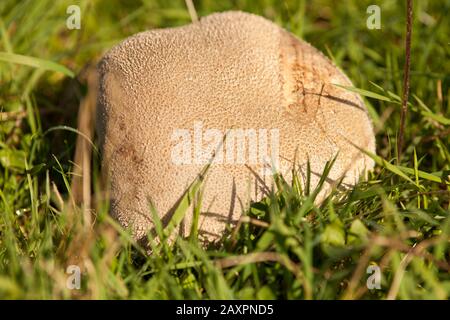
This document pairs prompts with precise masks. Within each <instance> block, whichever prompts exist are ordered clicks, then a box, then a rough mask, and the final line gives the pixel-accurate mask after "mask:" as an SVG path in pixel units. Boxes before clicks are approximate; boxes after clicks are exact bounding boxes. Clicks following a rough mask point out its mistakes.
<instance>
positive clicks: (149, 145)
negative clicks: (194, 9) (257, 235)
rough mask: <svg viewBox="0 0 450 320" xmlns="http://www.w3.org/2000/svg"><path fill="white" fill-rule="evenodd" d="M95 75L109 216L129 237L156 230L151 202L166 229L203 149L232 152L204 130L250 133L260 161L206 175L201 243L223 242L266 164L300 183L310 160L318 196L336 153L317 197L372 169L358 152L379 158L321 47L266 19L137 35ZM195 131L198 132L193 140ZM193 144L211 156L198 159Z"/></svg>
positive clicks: (261, 187) (363, 114) (218, 167)
mask: <svg viewBox="0 0 450 320" xmlns="http://www.w3.org/2000/svg"><path fill="white" fill-rule="evenodd" d="M99 73H100V95H99V109H98V110H99V113H98V117H97V119H98V130H99V137H100V139H101V141H102V150H103V170H104V171H105V173H106V174H107V176H108V179H109V183H110V196H111V212H112V215H113V216H114V217H116V218H117V220H118V221H119V222H120V223H121V224H122V225H123V226H124V227H128V228H131V229H132V231H133V234H134V237H135V238H136V239H140V238H142V237H144V236H145V234H146V232H148V231H149V230H150V229H152V227H153V223H152V219H151V213H150V210H149V201H148V200H149V199H151V200H152V202H153V203H154V205H155V207H156V209H157V210H158V213H159V214H160V216H161V219H162V221H163V222H164V223H167V222H168V221H169V219H170V215H171V212H172V208H173V206H174V205H175V203H176V202H177V201H178V200H179V198H180V197H181V195H182V194H183V192H184V191H185V190H186V188H187V187H188V186H189V184H190V183H191V182H192V181H193V180H194V179H195V178H196V177H197V175H198V174H199V172H200V171H201V170H202V168H204V166H205V162H204V161H196V159H198V157H196V155H198V153H199V152H200V153H201V154H202V159H209V158H208V157H210V156H211V155H212V154H215V155H216V156H218V153H220V152H219V151H218V150H224V151H223V153H225V151H230V152H231V151H233V150H232V148H231V149H229V150H228V149H226V148H225V147H224V148H222V149H221V147H220V146H217V143H218V141H217V139H216V141H215V144H214V143H213V142H211V141H212V140H214V139H212V140H211V139H210V138H211V137H210V136H211V134H210V133H222V134H224V133H226V132H229V131H230V130H235V131H233V132H234V133H235V132H241V133H242V131H243V132H244V133H249V135H248V137H247V138H248V139H247V140H248V141H250V140H249V139H253V138H255V137H254V136H251V135H252V134H256V135H257V137H256V140H255V141H258V143H259V145H258V146H263V147H264V146H266V147H267V149H268V151H267V153H265V154H266V155H268V157H263V158H264V159H265V160H264V161H258V160H259V153H258V152H259V151H260V149H261V148H259V147H258V148H259V149H258V150H259V151H257V159H256V161H254V160H255V157H254V156H255V154H252V150H249V151H248V152H247V153H245V155H246V157H245V159H244V161H238V160H236V159H237V156H236V159H234V161H233V158H227V157H228V156H230V152H228V154H225V155H224V154H221V156H223V161H220V159H219V161H217V162H216V163H213V165H212V166H211V167H210V169H209V171H208V173H207V179H206V182H205V184H204V186H203V187H204V192H203V198H202V210H201V217H200V221H199V229H200V234H201V235H202V236H204V237H205V238H206V239H208V240H214V239H217V238H219V237H221V236H222V234H223V232H224V229H225V225H226V223H233V222H236V221H237V220H238V219H239V217H240V215H241V214H242V211H243V210H245V209H246V207H247V205H248V204H249V203H250V201H258V200H260V199H262V197H264V196H265V195H266V192H267V188H269V189H270V187H271V183H272V182H271V177H270V175H264V172H265V171H264V168H267V167H268V166H269V162H270V163H271V164H270V166H271V167H272V169H276V170H278V171H281V173H282V174H284V175H285V177H286V178H287V179H288V180H289V179H290V172H291V170H292V166H293V165H294V162H295V164H296V165H297V166H298V167H299V168H300V174H299V176H300V177H303V176H304V173H305V171H306V164H307V162H308V161H309V162H310V166H311V171H312V181H311V184H312V187H314V185H316V184H317V182H318V181H319V179H320V175H321V173H322V171H323V168H324V166H325V163H326V162H327V161H329V160H331V159H332V158H333V157H334V156H336V154H337V159H336V162H335V164H334V166H333V167H332V170H331V172H330V174H329V176H328V179H327V182H326V184H325V186H324V189H323V191H322V193H321V196H320V199H323V197H324V196H326V194H327V193H329V191H330V189H331V184H332V182H333V181H336V180H339V179H340V178H342V177H343V178H344V180H343V182H344V183H346V184H354V183H355V182H356V181H357V180H358V179H359V177H360V176H361V175H362V174H363V173H364V172H366V171H367V170H369V169H371V168H372V167H373V165H374V163H373V161H372V160H371V159H370V158H368V157H367V156H365V155H364V154H363V153H362V152H360V151H359V150H358V148H356V147H355V146H358V147H360V148H363V149H365V150H369V151H371V152H375V139H374V133H373V128H372V124H371V121H370V119H369V117H368V114H367V110H366V108H365V106H364V103H363V101H362V99H361V98H360V97H359V96H358V95H357V94H355V93H353V92H350V91H348V90H346V89H343V88H341V87H338V86H335V85H334V84H338V85H344V86H351V85H352V84H351V82H350V80H349V79H348V78H347V77H346V76H345V75H344V74H343V73H342V72H341V71H340V70H339V69H338V68H337V67H336V66H335V65H333V64H332V62H331V61H330V60H328V59H327V58H326V57H325V56H324V55H323V54H322V53H321V52H319V51H318V50H317V49H315V48H313V47H312V46H310V45H309V44H307V43H306V42H304V41H302V40H300V39H298V38H296V37H295V36H293V35H292V34H290V33H289V32H287V31H286V30H284V29H282V28H280V27H279V26H277V25H276V24H274V23H272V22H271V21H268V20H267V19H264V18H262V17H259V16H256V15H252V14H247V13H242V12H225V13H218V14H212V15H210V16H207V17H205V18H203V19H201V20H200V21H199V22H196V23H193V24H190V25H186V26H183V27H177V28H170V29H157V30H151V31H146V32H142V33H139V34H137V35H134V36H132V37H130V38H128V39H126V40H125V41H123V42H121V43H120V44H118V45H117V46H115V47H114V48H112V49H111V50H110V51H109V52H108V53H107V54H106V55H105V56H104V58H103V59H102V61H101V62H100V64H99ZM196 129H199V130H201V132H203V137H202V140H201V141H200V142H199V141H194V140H195V139H198V136H197V138H195V130H196ZM208 130H209V131H208ZM239 130H242V131H239ZM180 133H181V134H180ZM208 133H209V135H208ZM271 134H272V136H271ZM186 135H188V136H189V137H190V138H191V140H189V139H188V140H186V141H187V142H186V141H185V144H184V145H183V147H186V143H187V147H186V148H187V150H189V151H192V153H189V155H190V156H191V158H189V156H188V158H187V160H186V159H184V160H182V161H178V160H177V159H176V158H174V153H176V152H177V148H179V147H180V143H181V142H180V141H182V140H183V139H185V138H186ZM208 138H209V140H208ZM271 138H273V139H271ZM237 140H238V139H236V141H237ZM230 141H231V140H230ZM248 141H247V142H248ZM196 142H199V143H200V144H201V145H202V146H203V147H204V146H206V145H210V146H211V145H213V146H217V148H209V149H208V148H204V149H202V150H201V151H198V150H195V149H196V148H197V149H198V146H197V147H196V145H195V143H196ZM219 142H221V143H223V141H219ZM236 143H239V141H238V142H236ZM248 145H249V146H250V145H251V143H250V142H248ZM206 149H207V151H205V150H206ZM237 149H238V147H236V148H235V149H234V151H233V152H237V151H236V150H237ZM249 149H250V147H249ZM262 149H264V148H262ZM185 151H186V149H185ZM274 155H277V157H278V159H274ZM269 158H270V159H269ZM174 159H175V160H174ZM227 159H230V161H227ZM241 160H242V159H241ZM269 171H270V170H269ZM320 199H319V200H318V201H320ZM191 221H192V213H191V211H189V213H188V215H187V216H186V217H185V221H184V223H183V224H182V225H181V227H180V228H181V230H179V231H180V233H182V234H188V233H189V230H190V225H191Z"/></svg>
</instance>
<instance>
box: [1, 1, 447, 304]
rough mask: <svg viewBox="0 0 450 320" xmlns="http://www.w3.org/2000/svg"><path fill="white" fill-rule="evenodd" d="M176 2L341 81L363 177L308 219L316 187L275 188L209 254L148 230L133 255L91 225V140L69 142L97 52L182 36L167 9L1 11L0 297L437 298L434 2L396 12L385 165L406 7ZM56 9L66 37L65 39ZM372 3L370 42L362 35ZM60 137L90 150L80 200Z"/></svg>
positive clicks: (178, 8) (442, 223)
mask: <svg viewBox="0 0 450 320" xmlns="http://www.w3.org/2000/svg"><path fill="white" fill-rule="evenodd" d="M194 3H195V7H196V10H197V13H198V15H199V16H200V17H202V16H206V15H208V14H210V13H212V12H217V11H225V10H242V11H247V12H252V13H255V14H258V15H261V16H264V17H266V18H268V19H270V20H272V21H274V22H275V23H277V24H278V25H280V26H283V27H284V28H286V29H288V30H289V31H290V32H292V33H294V34H295V35H297V36H298V37H300V38H302V39H304V40H306V41H308V42H309V43H311V44H312V45H314V46H315V47H316V48H318V49H319V50H320V51H322V52H323V53H324V54H325V55H326V56H328V57H329V58H330V59H332V60H333V61H334V63H335V64H336V65H338V66H339V67H340V68H341V69H342V70H344V72H345V73H346V74H347V75H348V77H349V78H350V79H351V80H352V81H353V84H354V85H355V88H357V89H353V90H357V91H358V92H359V93H361V94H362V95H363V96H364V100H365V103H366V105H367V107H368V109H369V113H370V116H371V118H372V121H373V124H374V128H375V132H376V139H377V155H371V156H372V157H373V158H374V159H375V161H376V163H377V165H376V167H375V169H374V170H373V172H371V173H370V174H369V176H368V178H367V179H366V180H363V181H361V182H360V183H358V184H357V185H356V186H354V187H353V188H351V189H343V188H341V187H339V186H336V188H335V189H334V190H333V192H332V194H331V195H330V196H329V197H328V198H327V199H326V200H325V201H324V202H323V203H322V204H321V205H320V206H317V205H315V204H314V199H315V197H316V196H317V193H318V191H319V190H318V189H315V190H310V188H308V186H307V185H301V184H300V183H299V182H298V180H296V179H294V181H293V182H292V183H287V182H286V181H284V179H283V178H282V177H280V176H275V177H274V179H275V182H276V185H277V188H276V189H275V190H273V192H272V194H271V196H270V197H268V198H267V199H266V200H264V201H262V202H260V203H254V204H252V205H251V207H250V208H248V211H247V212H246V213H245V215H244V216H243V218H242V219H241V221H240V223H239V224H238V226H237V227H230V228H229V230H228V231H229V232H227V233H226V234H225V235H224V238H223V239H222V241H220V242H218V243H215V244H211V245H210V246H209V247H208V248H207V249H205V248H203V247H202V246H201V245H200V244H199V243H198V241H197V237H196V230H193V232H192V234H191V235H190V236H189V237H188V238H186V239H182V238H180V237H179V238H177V239H176V241H175V242H174V243H170V242H168V241H165V240H164V239H167V237H168V236H169V235H168V232H165V231H164V230H162V229H161V228H157V232H158V234H159V235H160V237H161V238H162V239H163V241H161V242H160V243H159V244H156V242H155V243H154V245H153V248H152V254H151V255H148V254H147V253H146V250H145V249H144V248H142V247H141V246H140V245H139V244H138V243H135V242H134V241H133V240H132V238H131V236H130V234H129V232H127V230H124V229H122V228H121V227H120V226H119V225H118V224H117V223H116V222H115V221H114V220H113V219H112V218H111V217H109V215H108V196H107V192H105V190H104V186H103V184H102V181H101V179H100V170H101V168H100V165H99V163H100V157H101V155H100V154H99V152H98V151H97V148H96V147H95V144H96V143H97V142H96V139H95V137H94V138H93V139H92V142H93V144H94V147H92V146H91V144H90V143H86V138H88V137H86V135H85V134H83V132H84V131H83V130H84V129H83V125H85V123H83V120H79V119H84V118H83V117H84V116H85V115H86V113H85V112H84V111H83V112H84V113H83V112H81V111H80V112H79V110H82V108H83V106H84V108H87V107H86V106H87V105H89V99H90V98H89V97H90V93H92V90H93V89H92V86H91V85H90V81H89V79H90V78H89V75H90V74H92V70H94V69H93V68H94V67H95V65H96V63H97V62H98V60H99V59H100V58H101V56H102V54H103V53H104V52H106V51H107V50H108V49H109V48H111V47H112V46H113V45H114V44H116V43H118V42H120V41H121V40H123V39H124V38H126V37H127V36H130V35H132V34H135V33H137V32H140V31H144V30H148V29H152V28H162V27H173V26H180V25H184V24H188V23H190V21H191V17H190V14H189V11H188V10H187V8H186V4H185V2H184V1H183V0H174V1H163V0H141V1H137V0H132V1H131V0H130V1H118V0H108V1H106V0H96V1H87V0H85V1H82V0H81V1H70V0H61V1H54V0H53V1H50V0H40V1H35V0H22V1H17V0H2V1H0V299H24V298H28V299H30V298H31V299H182V298H185V299H448V298H450V262H449V261H450V248H449V244H450V87H449V84H450V38H449V34H450V24H449V22H448V16H449V15H450V1H448V0H436V1H431V0H419V1H414V10H413V33H412V47H411V74H410V82H411V86H410V94H409V103H408V113H407V117H406V125H405V131H404V142H403V146H402V155H401V157H400V158H399V157H398V153H397V141H398V134H399V128H400V110H401V97H402V93H403V74H404V69H403V67H404V64H405V37H406V1H394V0H385V1H380V0H377V1H372V0H371V1H366V0H348V1H333V0H317V1H314V2H312V1H305V0H303V1H302V0H292V1H291V0H283V1H279V0H259V1H250V0H233V1H213V0H203V1H194ZM73 4H76V5H78V6H79V8H80V12H81V20H80V29H69V28H68V27H67V25H66V20H67V19H68V17H69V16H70V13H69V14H68V13H67V11H66V10H67V8H68V7H69V6H70V5H73ZM372 4H376V5H378V6H379V7H380V9H381V11H380V13H381V29H369V28H368V27H367V24H366V21H367V19H368V17H369V15H370V13H367V11H366V10H367V7H368V6H369V5H372ZM80 105H81V106H82V108H81V109H79V107H80ZM80 137H81V138H80ZM77 138H78V145H80V144H81V143H80V141H84V143H85V144H84V145H85V146H86V145H88V146H91V148H92V161H89V160H88V163H89V166H90V170H89V174H88V175H87V179H88V180H87V186H86V185H84V186H83V185H82V183H83V182H84V183H85V182H86V177H85V180H83V182H82V183H81V186H80V181H81V180H80V179H81V178H80V177H79V175H80V174H79V172H80V170H79V166H80V163H79V162H78V161H77V159H78V158H77V156H76V152H75V150H76V147H77ZM83 139H84V140H83ZM330 165H332V163H330ZM325 176H326V170H325V172H324V177H325ZM194 186H195V187H197V186H198V187H202V186H201V185H200V184H199V185H197V184H195V185H194ZM86 188H87V189H86ZM199 189H201V188H191V190H189V191H190V192H191V193H196V192H198V190H199ZM86 190H88V194H86V193H85V194H83V192H84V191H86ZM180 196H181V195H180ZM80 199H81V200H82V201H80ZM86 199H89V204H88V203H86V201H87V200H86ZM192 211H193V208H186V207H185V206H180V207H179V209H178V214H179V216H182V215H185V214H192ZM194 212H195V208H194ZM149 214H150V209H149ZM157 225H158V224H157ZM78 271H79V272H80V277H79V280H80V281H79V283H78V281H77V280H78V278H76V276H77V274H78ZM378 280H379V281H378ZM78 285H79V286H78Z"/></svg>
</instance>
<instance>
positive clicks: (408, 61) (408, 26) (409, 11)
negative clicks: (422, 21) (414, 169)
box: [397, 0, 413, 163]
mask: <svg viewBox="0 0 450 320" xmlns="http://www.w3.org/2000/svg"><path fill="white" fill-rule="evenodd" d="M406 3H407V8H406V41H405V42H406V57H405V69H404V75H403V97H402V109H401V114H400V130H399V133H398V143H397V157H398V158H397V162H398V163H400V160H401V154H402V150H403V139H404V135H405V133H404V132H405V122H406V113H407V111H408V97H409V71H410V68H411V67H410V64H411V34H412V19H413V16H412V15H413V9H412V0H407V1H406Z"/></svg>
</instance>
